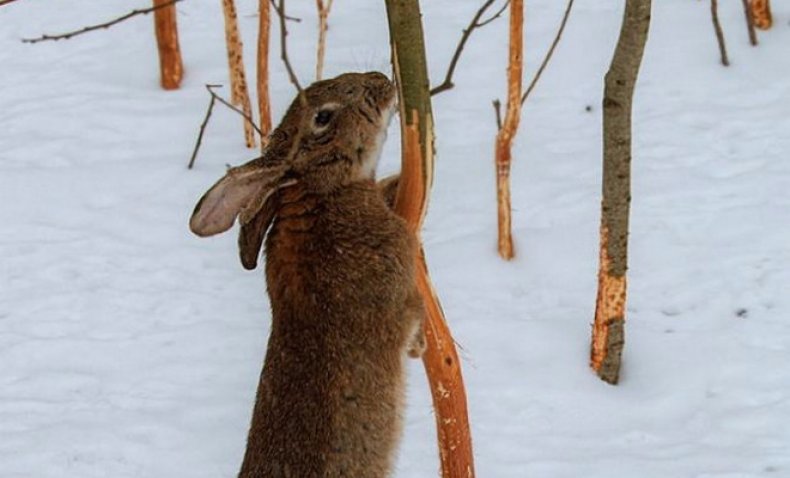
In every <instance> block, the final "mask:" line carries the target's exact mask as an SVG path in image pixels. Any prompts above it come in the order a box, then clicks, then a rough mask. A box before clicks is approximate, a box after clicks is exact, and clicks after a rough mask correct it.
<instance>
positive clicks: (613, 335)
mask: <svg viewBox="0 0 790 478" xmlns="http://www.w3.org/2000/svg"><path fill="white" fill-rule="evenodd" d="M650 7H651V0H626V3H625V13H624V15H623V24H622V27H621V30H620V38H619V39H618V41H617V46H616V47H615V52H614V57H613V58H612V63H611V65H610V67H609V71H608V72H607V73H606V79H605V86H604V98H603V199H602V201H601V245H600V247H601V251H600V265H599V271H598V299H597V303H596V310H595V322H594V325H593V330H592V345H591V353H590V365H591V366H592V368H593V369H594V370H595V371H596V372H597V373H598V376H599V377H601V379H602V380H604V381H606V382H609V383H611V384H616V383H617V381H618V380H619V376H620V375H619V374H620V362H621V354H622V350H623V345H624V339H625V337H624V332H625V327H624V325H625V299H626V270H627V267H628V220H629V217H628V216H629V209H630V203H631V110H632V99H633V94H634V87H635V85H636V80H637V77H638V74H639V66H640V64H641V62H642V55H643V53H644V49H645V43H646V42H647V34H648V29H649V26H650Z"/></svg>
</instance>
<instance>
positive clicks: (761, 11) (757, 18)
mask: <svg viewBox="0 0 790 478" xmlns="http://www.w3.org/2000/svg"><path fill="white" fill-rule="evenodd" d="M749 2H750V3H751V9H752V18H753V19H754V26H756V27H757V28H759V29H760V30H768V29H769V28H771V26H772V25H773V24H774V19H773V15H771V2H770V0H749Z"/></svg>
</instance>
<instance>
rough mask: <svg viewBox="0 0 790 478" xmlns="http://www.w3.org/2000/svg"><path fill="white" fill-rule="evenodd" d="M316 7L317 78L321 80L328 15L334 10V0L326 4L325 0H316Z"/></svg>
mask: <svg viewBox="0 0 790 478" xmlns="http://www.w3.org/2000/svg"><path fill="white" fill-rule="evenodd" d="M315 3H316V8H318V51H317V52H316V61H315V79H316V80H320V79H321V76H322V75H323V72H324V50H325V49H326V31H327V29H328V26H327V21H326V20H327V17H329V12H330V10H332V0H328V1H327V2H326V4H324V0H315Z"/></svg>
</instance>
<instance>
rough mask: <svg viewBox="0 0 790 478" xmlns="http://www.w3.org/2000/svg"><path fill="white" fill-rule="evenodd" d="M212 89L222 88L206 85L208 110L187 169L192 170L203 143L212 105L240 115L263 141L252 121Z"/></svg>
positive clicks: (261, 133)
mask: <svg viewBox="0 0 790 478" xmlns="http://www.w3.org/2000/svg"><path fill="white" fill-rule="evenodd" d="M214 88H222V85H211V84H209V85H206V90H208V92H209V94H210V95H211V99H210V100H209V103H208V109H207V110H206V117H205V118H203V123H201V125H200V133H199V134H198V137H197V142H196V143H195V149H194V150H193V151H192V158H190V160H189V165H187V168H188V169H192V166H194V164H195V158H197V154H198V150H199V149H200V144H201V142H202V141H203V132H204V131H205V130H206V126H207V125H208V121H209V118H211V112H212V111H213V109H214V104H215V103H217V102H219V103H222V104H223V105H225V106H227V107H228V108H230V109H231V110H233V111H235V112H236V113H238V114H240V115H241V116H242V117H243V118H244V119H245V120H247V122H248V123H249V124H250V125H251V126H252V127H253V129H254V130H255V131H257V132H258V135H259V136H260V138H261V140H262V141H263V139H264V137H263V131H261V129H260V128H259V127H258V125H257V124H255V121H253V119H252V118H250V117H249V116H248V115H246V114H244V111H242V110H240V109H239V108H236V107H235V106H233V105H232V104H231V103H230V102H229V101H228V100H226V99H225V98H223V97H221V96H219V95H218V94H217V93H215V92H214Z"/></svg>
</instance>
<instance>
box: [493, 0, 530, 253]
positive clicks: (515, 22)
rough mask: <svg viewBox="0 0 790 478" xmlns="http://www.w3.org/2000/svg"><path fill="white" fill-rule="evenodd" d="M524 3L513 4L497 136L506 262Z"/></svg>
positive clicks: (501, 240) (518, 113) (501, 250)
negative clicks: (502, 114)
mask: <svg viewBox="0 0 790 478" xmlns="http://www.w3.org/2000/svg"><path fill="white" fill-rule="evenodd" d="M523 35H524V2H523V0H511V2H510V47H509V55H508V67H507V112H506V113H505V120H504V122H503V123H502V128H501V129H500V130H499V133H497V137H496V147H495V157H496V181H497V224H498V228H497V231H498V241H497V246H498V247H497V250H498V251H499V255H500V256H502V258H503V259H506V260H510V259H512V258H513V256H514V255H515V252H514V250H513V235H512V224H511V206H510V163H511V147H512V144H513V138H514V137H515V136H516V132H517V131H518V124H519V120H520V118H521V83H522V80H521V78H522V73H523V65H524V61H523V50H524V47H523V41H524V39H523Z"/></svg>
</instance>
